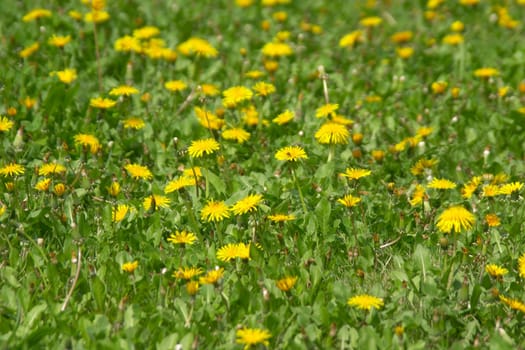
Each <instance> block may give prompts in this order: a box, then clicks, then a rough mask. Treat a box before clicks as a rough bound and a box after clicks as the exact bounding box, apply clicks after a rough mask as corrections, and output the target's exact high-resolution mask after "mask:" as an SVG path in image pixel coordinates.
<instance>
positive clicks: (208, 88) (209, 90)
mask: <svg viewBox="0 0 525 350" xmlns="http://www.w3.org/2000/svg"><path fill="white" fill-rule="evenodd" d="M200 87H201V92H202V93H203V94H204V95H206V96H216V95H218V94H219V93H220V90H219V88H218V87H217V86H216V85H213V84H201V85H200Z"/></svg>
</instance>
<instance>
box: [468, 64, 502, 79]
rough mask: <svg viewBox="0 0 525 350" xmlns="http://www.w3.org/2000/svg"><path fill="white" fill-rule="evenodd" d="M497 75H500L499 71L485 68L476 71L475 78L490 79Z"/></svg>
mask: <svg viewBox="0 0 525 350" xmlns="http://www.w3.org/2000/svg"><path fill="white" fill-rule="evenodd" d="M496 75H499V70H497V69H496V68H490V67H484V68H480V69H476V70H475V71H474V76H476V77H478V78H490V77H494V76H496Z"/></svg>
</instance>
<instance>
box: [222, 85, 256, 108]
mask: <svg viewBox="0 0 525 350" xmlns="http://www.w3.org/2000/svg"><path fill="white" fill-rule="evenodd" d="M222 95H223V97H224V98H223V100H222V104H223V106H224V107H227V108H234V107H236V106H237V105H238V104H240V103H242V102H244V101H249V100H251V99H252V96H253V92H252V91H251V90H250V89H248V88H247V87H245V86H233V87H231V88H229V89H226V90H224V91H223V92H222Z"/></svg>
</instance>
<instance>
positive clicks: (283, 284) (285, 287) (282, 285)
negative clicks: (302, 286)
mask: <svg viewBox="0 0 525 350" xmlns="http://www.w3.org/2000/svg"><path fill="white" fill-rule="evenodd" d="M296 282H297V277H295V276H286V277H284V278H281V279H280V280H278V281H276V282H275V284H276V285H277V288H279V289H280V290H282V291H283V292H288V291H290V290H291V289H292V288H293V287H294V286H295V283H296Z"/></svg>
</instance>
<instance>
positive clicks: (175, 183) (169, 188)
mask: <svg viewBox="0 0 525 350" xmlns="http://www.w3.org/2000/svg"><path fill="white" fill-rule="evenodd" d="M195 184H196V182H195V177H194V176H193V175H190V176H186V175H184V176H181V177H179V178H177V179H173V180H171V181H170V182H168V184H167V185H166V186H165V187H164V193H166V194H168V193H171V192H175V191H178V190H180V189H181V188H184V187H189V186H195Z"/></svg>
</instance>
